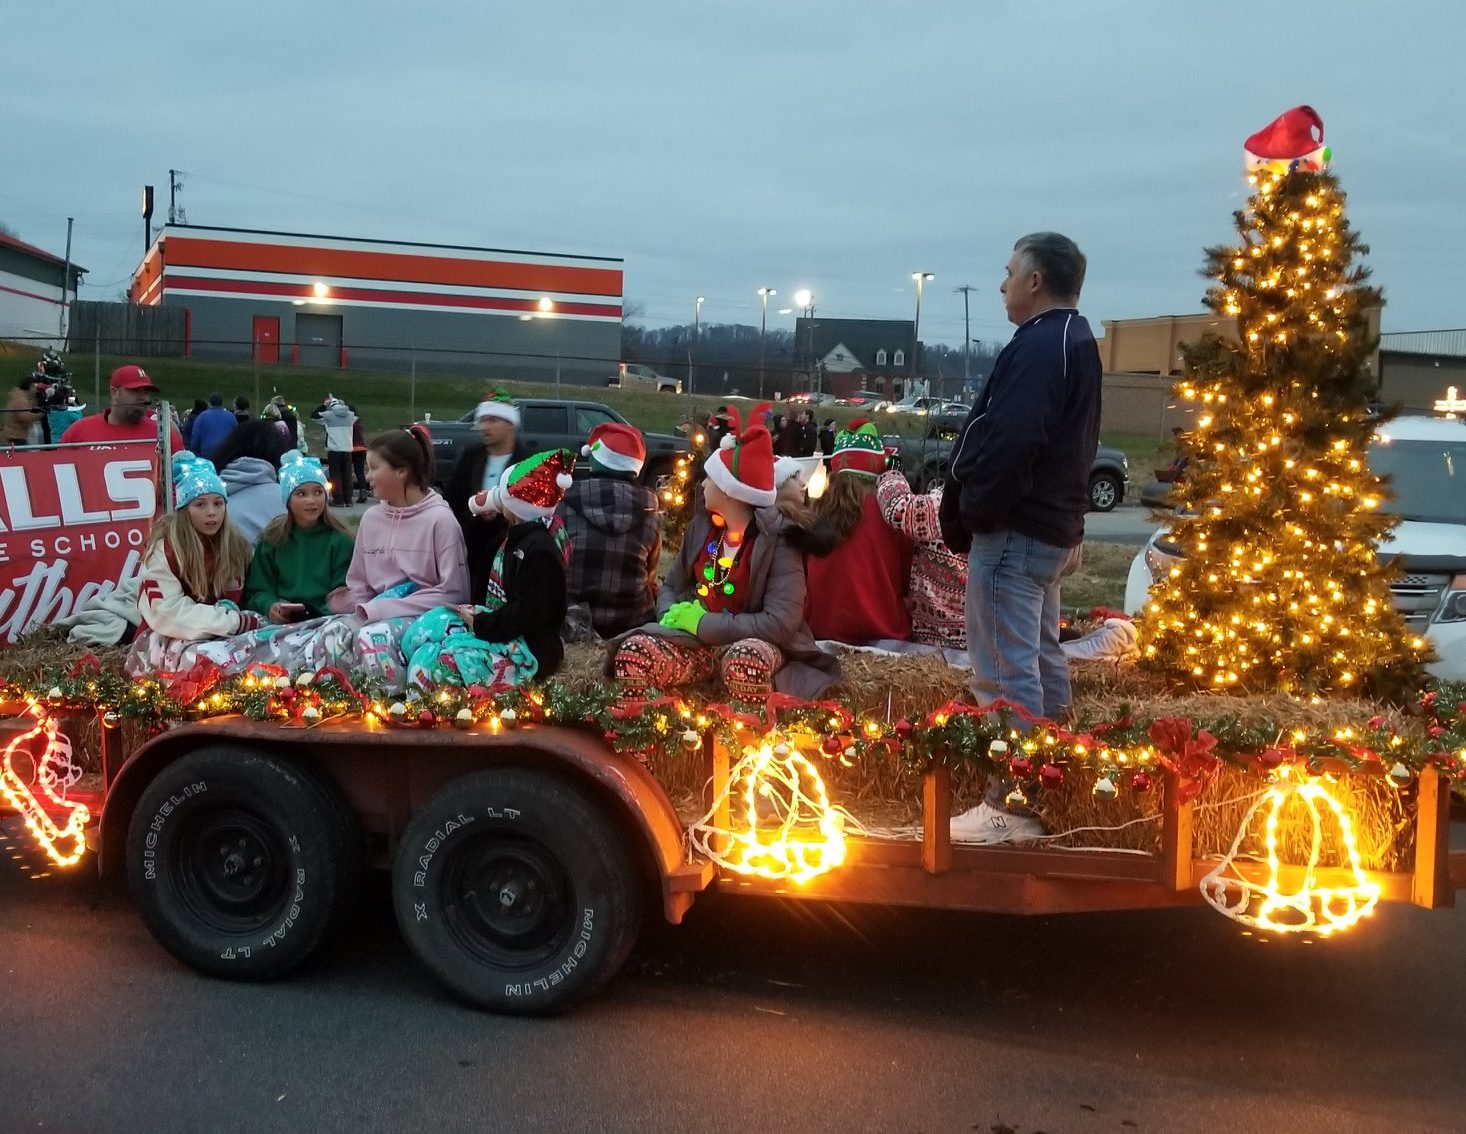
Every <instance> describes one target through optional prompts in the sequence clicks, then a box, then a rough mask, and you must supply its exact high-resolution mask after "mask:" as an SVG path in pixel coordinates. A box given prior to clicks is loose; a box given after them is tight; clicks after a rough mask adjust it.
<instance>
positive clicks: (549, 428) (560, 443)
mask: <svg viewBox="0 0 1466 1134" xmlns="http://www.w3.org/2000/svg"><path fill="white" fill-rule="evenodd" d="M514 404H515V405H516V406H518V407H519V416H520V425H519V439H520V441H522V442H523V443H524V445H525V446H527V447H528V448H530V449H532V450H534V451H536V452H539V451H541V450H544V449H569V450H570V451H571V452H572V453H575V454H576V455H577V456H579V454H580V447H581V446H582V445H583V444H585V439H586V437H587V436H589V434H590V431H591V430H592V429H594V428H595V427H596V426H597V425H602V424H604V423H605V422H608V421H619V422H621V423H622V424H630V423H629V422H627V420H626V419H625V418H624V417H622V416H621V415H620V414H619V413H617V412H616V411H615V410H613V409H612V408H611V407H610V406H608V405H603V404H602V403H600V402H582V401H574V400H559V399H555V398H516V399H515V401H514ZM425 424H426V425H427V428H428V432H430V433H431V434H432V435H433V457H434V460H435V462H436V469H435V479H436V481H437V483H438V485H439V486H442V485H444V484H447V483H448V480H449V478H450V477H452V475H453V466H454V465H456V464H457V463H458V458H459V457H460V456H461V455H462V454H463V452H464V451H465V449H469V448H471V447H472V446H474V445H482V444H483V441H482V439H481V438H480V437H479V432H478V425H477V424H475V422H474V411H473V410H469V411H468V412H467V413H466V414H464V415H463V416H462V417H460V418H459V419H458V420H457V421H430V422H426V423H425ZM643 436H644V437H645V438H646V464H645V465H644V466H643V467H642V470H641V479H642V481H643V483H645V484H649V485H651V486H653V487H656V486H657V485H658V484H659V483H660V482H661V480H662V479H663V478H665V477H668V476H671V475H672V472H673V469H674V468H675V467H676V463H677V457H678V455H679V454H681V453H686V452H690V451H691V446H690V445H689V444H688V443H687V438H685V437H679V436H675V435H673V434H670V433H644V434H643ZM584 471H585V464H584V462H583V461H582V462H581V463H579V464H577V465H576V468H575V472H576V475H583V473H584Z"/></svg>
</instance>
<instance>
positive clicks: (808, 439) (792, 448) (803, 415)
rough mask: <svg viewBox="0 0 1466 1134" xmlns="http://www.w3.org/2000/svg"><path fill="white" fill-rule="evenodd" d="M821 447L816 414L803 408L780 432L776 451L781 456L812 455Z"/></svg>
mask: <svg viewBox="0 0 1466 1134" xmlns="http://www.w3.org/2000/svg"><path fill="white" fill-rule="evenodd" d="M818 447H819V430H818V429H816V428H815V424H814V415H813V414H811V413H810V412H809V410H807V409H802V410H800V411H799V412H798V413H796V414H795V415H794V420H793V421H792V422H790V423H789V424H788V425H786V426H785V427H784V428H783V429H782V430H781V431H780V432H779V438H778V441H777V442H776V444H775V445H774V451H775V452H776V453H778V454H779V456H781V457H812V456H814V453H815V449H816V448H818Z"/></svg>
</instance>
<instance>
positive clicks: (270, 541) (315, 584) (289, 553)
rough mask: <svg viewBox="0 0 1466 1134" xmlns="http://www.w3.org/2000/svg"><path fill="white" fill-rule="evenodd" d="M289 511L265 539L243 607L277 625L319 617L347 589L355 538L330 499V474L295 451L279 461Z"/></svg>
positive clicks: (282, 491) (262, 538) (257, 553)
mask: <svg viewBox="0 0 1466 1134" xmlns="http://www.w3.org/2000/svg"><path fill="white" fill-rule="evenodd" d="M280 497H281V500H282V501H283V507H284V511H283V512H281V514H280V515H279V516H277V517H276V518H275V519H273V520H271V521H270V523H269V526H268V527H266V528H265V530H264V531H263V532H262V533H261V534H260V540H259V543H258V544H257V545H256V546H255V557H254V560H253V562H251V563H250V566H249V581H248V582H247V583H246V584H245V587H244V606H245V609H247V610H253V611H256V612H258V613H259V614H263V615H264V616H265V617H266V618H268V619H269V620H270V621H271V622H272V623H276V624H285V623H294V622H301V621H305V620H308V619H312V618H319V617H321V616H322V615H324V614H325V613H326V610H327V608H326V596H327V595H329V594H330V593H331V592H332V591H334V590H336V589H337V588H338V587H342V586H344V585H345V584H346V570H347V568H348V567H350V565H351V553H352V538H351V533H350V532H348V531H347V530H346V525H345V524H343V523H342V522H341V521H340V520H339V519H338V518H337V517H336V515H335V513H333V512H332V511H331V507H330V502H329V501H328V500H327V499H326V470H325V468H324V467H323V466H322V465H321V462H320V460H319V459H317V458H316V457H307V456H304V455H303V454H301V453H299V452H297V451H296V450H295V449H290V450H287V451H286V453H285V455H284V456H283V457H282V458H281V459H280Z"/></svg>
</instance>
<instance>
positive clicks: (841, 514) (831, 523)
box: [804, 418, 912, 645]
mask: <svg viewBox="0 0 1466 1134" xmlns="http://www.w3.org/2000/svg"><path fill="white" fill-rule="evenodd" d="M885 468H886V451H885V446H884V445H883V444H882V443H881V437H880V434H879V433H878V432H877V431H876V427H875V425H874V424H873V423H872V422H869V421H866V420H865V419H863V418H856V419H855V420H854V421H852V422H850V425H849V427H848V428H846V429H842V430H841V431H840V433H839V435H838V436H837V437H836V438H835V452H834V454H833V455H832V456H831V458H830V471H831V481H830V487H829V489H828V490H827V491H826V492H825V494H824V495H823V496H822V497H820V501H819V504H818V505H817V507H816V515H817V517H818V518H817V521H816V523H815V528H814V531H813V533H812V535H813V536H814V537H815V538H814V542H815V543H816V544H819V545H821V550H820V552H818V553H816V554H814V555H811V556H810V558H809V559H808V560H807V561H806V563H805V569H806V571H807V572H808V574H809V596H808V598H807V599H806V601H805V608H804V613H805V617H806V618H807V619H808V620H809V628H810V630H811V631H813V633H814V636H815V637H816V638H818V639H828V640H831V641H835V642H846V643H849V644H851V645H862V644H867V643H871V642H879V641H882V640H887V641H899V642H904V641H909V640H910V638H911V615H910V614H909V613H908V611H907V609H906V588H907V586H908V585H909V582H910V578H911V551H912V546H911V540H910V539H908V538H907V537H906V536H904V535H902V534H901V533H900V532H898V531H896V530H894V529H893V528H891V527H890V526H889V525H887V523H886V522H885V520H883V519H882V518H881V510H880V506H879V505H878V504H877V503H876V498H875V486H876V478H877V477H879V476H880V475H881V473H882V472H884V471H885ZM824 548H830V550H824Z"/></svg>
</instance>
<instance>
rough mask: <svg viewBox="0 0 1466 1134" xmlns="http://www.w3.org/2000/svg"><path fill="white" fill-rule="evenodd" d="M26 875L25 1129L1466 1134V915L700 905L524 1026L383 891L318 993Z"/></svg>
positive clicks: (16, 1025) (18, 963)
mask: <svg viewBox="0 0 1466 1134" xmlns="http://www.w3.org/2000/svg"><path fill="white" fill-rule="evenodd" d="M6 831H8V832H9V833H10V834H11V835H12V836H15V837H12V838H11V839H10V840H9V841H7V839H6V838H5V837H4V832H6ZM34 864H35V859H34V857H33V856H32V855H31V854H30V852H28V851H27V850H25V849H24V844H23V842H22V839H21V837H19V829H18V827H17V825H16V823H15V822H14V821H13V820H9V821H6V822H5V823H4V825H3V830H0V910H3V918H0V976H3V979H4V990H5V994H4V997H3V1003H0V1037H3V1038H0V1130H3V1131H4V1132H5V1134H10V1132H18V1131H25V1130H44V1131H56V1130H60V1131H72V1132H88V1131H99V1132H101V1131H106V1132H117V1131H122V1132H127V1131H149V1132H155V1131H156V1132H168V1131H180V1132H185V1131H186V1132H197V1131H205V1130H207V1131H274V1130H289V1131H297V1130H298V1131H312V1132H317V1131H320V1132H328V1131H346V1132H350V1134H367V1132H371V1131H433V1132H435V1134H436V1132H446V1131H460V1130H463V1131H467V1130H494V1131H520V1130H524V1131H539V1130H546V1131H551V1130H553V1131H582V1130H584V1131H591V1130H595V1131H701V1130H709V1131H739V1132H746V1131H825V1130H832V1131H979V1132H981V1134H1037V1132H1047V1134H1061V1132H1063V1134H1071V1132H1079V1134H1087V1132H1091V1131H1114V1132H1117V1134H1125V1132H1128V1131H1136V1130H1140V1131H1193V1130H1194V1131H1207V1132H1208V1134H1221V1132H1227V1131H1249V1132H1252V1131H1269V1132H1271V1131H1286V1132H1289V1134H1295V1132H1297V1134H1302V1132H1309V1131H1326V1132H1328V1134H1350V1132H1353V1131H1361V1132H1370V1134H1377V1132H1386V1131H1388V1132H1395V1131H1416V1130H1461V1129H1463V1128H1466V1082H1463V1079H1462V1076H1461V1073H1460V1060H1461V1054H1462V1051H1463V1047H1466V1044H1463V1039H1466V966H1463V965H1461V964H1460V957H1461V952H1462V950H1461V946H1462V941H1463V936H1462V934H1463V932H1466V924H1463V922H1466V913H1463V912H1461V911H1446V912H1440V913H1427V912H1424V911H1419V910H1414V909H1408V908H1400V907H1392V908H1390V909H1388V910H1386V911H1385V912H1384V913H1383V914H1381V915H1379V916H1378V917H1376V918H1375V919H1374V920H1372V921H1371V922H1369V923H1367V924H1366V925H1365V926H1364V927H1362V928H1361V929H1359V930H1356V931H1355V932H1354V933H1352V934H1350V935H1348V936H1346V937H1343V938H1340V939H1337V940H1333V941H1329V942H1327V943H1318V944H1306V943H1303V942H1299V941H1281V942H1279V941H1268V942H1263V941H1261V940H1260V939H1258V938H1254V937H1246V936H1243V935H1242V934H1241V933H1240V932H1239V931H1238V930H1237V929H1236V928H1235V927H1234V926H1232V925H1231V924H1230V923H1228V922H1226V921H1224V920H1223V919H1221V918H1220V917H1219V916H1218V915H1216V914H1213V913H1211V912H1209V911H1203V910H1186V911H1179V912H1167V913H1149V914H1125V915H1099V916H1097V915H1085V916H1074V917H1069V918H1046V919H1041V920H1025V919H1018V918H1006V917H980V916H965V915H964V916H959V915H938V914H934V913H930V912H924V911H904V912H903V911H894V910H884V909H871V908H863V907H841V908H834V907H824V906H815V905H801V904H794V903H790V904H788V905H783V904H779V903H775V902H771V901H767V900H753V899H747V898H738V897H733V896H727V897H723V898H721V899H717V898H714V899H707V898H705V899H703V900H702V901H701V902H700V903H699V904H698V905H697V906H696V907H694V909H693V911H692V913H691V915H690V917H689V921H688V923H687V924H685V925H683V926H681V927H678V928H660V929H653V930H652V931H651V932H650V933H648V935H647V936H646V937H644V939H643V943H642V945H641V946H640V947H639V948H638V950H637V952H636V953H635V954H633V957H632V959H631V961H630V962H629V963H628V965H627V967H626V969H625V970H624V971H623V973H622V975H621V976H620V977H619V978H618V979H617V980H615V981H614V982H613V983H612V984H611V985H610V986H609V987H608V988H607V989H606V990H605V991H604V992H603V993H601V994H600V995H599V996H598V997H597V998H596V999H594V1000H593V1001H592V1002H591V1003H589V1004H587V1005H585V1006H584V1007H582V1008H581V1009H579V1010H577V1011H575V1012H574V1013H572V1014H571V1015H569V1016H567V1017H563V1018H560V1019H553V1020H524V1019H508V1018H499V1017H494V1016H489V1015H485V1014H481V1013H479V1012H476V1011H472V1010H469V1009H466V1008H463V1007H460V1006H458V1005H456V1004H454V1003H452V1002H450V1001H448V1000H447V999H445V998H444V997H443V996H442V995H441V994H440V993H439V991H438V990H437V989H436V988H435V987H434V986H433V985H432V984H431V983H430V982H429V981H428V980H427V979H426V978H425V977H424V976H423V975H422V974H421V973H420V972H419V970H418V968H417V966H416V965H415V963H414V962H413V961H412V959H411V958H410V957H409V956H408V955H407V953H406V951H405V949H404V947H403V945H402V943H401V941H400V940H399V938H398V936H397V933H396V929H395V926H394V925H393V923H392V921H391V917H390V913H389V912H388V910H387V905H386V900H385V892H384V890H383V888H382V887H380V886H378V887H374V888H373V890H372V891H371V892H370V893H369V895H368V898H367V900H366V901H365V902H364V904H363V907H362V909H361V910H360V912H359V913H358V915H357V916H356V918H355V919H354V920H353V922H352V924H351V925H350V927H349V931H348V932H346V933H344V934H342V935H341V937H340V939H338V940H337V941H335V942H334V943H333V944H332V945H331V946H330V947H329V948H328V950H327V951H326V953H325V955H324V956H323V957H322V958H321V959H320V961H319V963H317V964H316V965H315V966H314V967H312V968H311V969H310V970H309V971H308V972H305V973H303V974H301V975H299V976H295V977H292V978H290V979H287V980H285V981H281V982H278V983H274V984H268V985H241V984H230V983H226V982H221V981H213V980H208V979H205V978H203V977H199V976H196V975H195V974H193V973H192V972H190V971H187V970H185V969H183V968H182V967H180V966H179V965H178V964H176V963H175V962H174V961H173V960H172V959H171V958H169V957H168V956H167V955H166V954H165V953H164V952H163V951H162V950H161V949H160V948H158V947H157V946H156V945H155V944H154V943H153V941H152V939H151V937H149V936H148V934H147V932H146V931H145V930H144V929H143V927H142V925H141V923H140V922H139V921H138V919H137V917H136V915H135V914H134V913H133V911H132V910H131V908H130V906H129V905H128V903H127V901H126V899H125V897H124V896H122V895H119V894H112V893H107V892H102V891H100V890H99V889H98V888H97V887H96V886H95V885H94V884H92V883H90V882H89V881H87V880H86V879H85V878H78V877H76V876H71V877H64V878H63V877H57V876H54V875H52V876H49V877H42V878H36V877H33V876H32V873H31V872H32V871H34V870H35V869H36V868H35V865H34Z"/></svg>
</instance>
